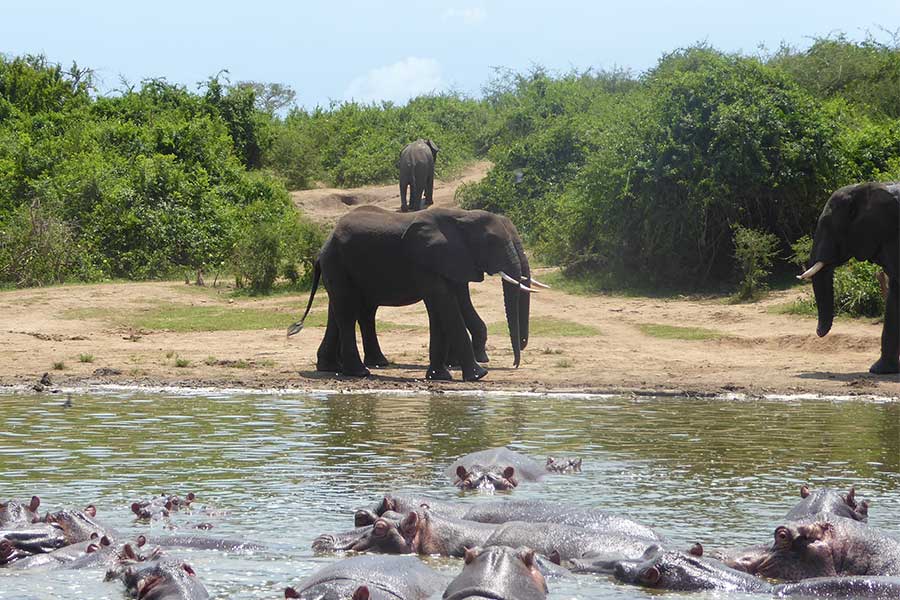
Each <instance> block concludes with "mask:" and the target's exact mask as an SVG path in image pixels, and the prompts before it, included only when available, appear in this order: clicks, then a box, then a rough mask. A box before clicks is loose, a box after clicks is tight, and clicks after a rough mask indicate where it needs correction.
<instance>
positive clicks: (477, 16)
mask: <svg viewBox="0 0 900 600" xmlns="http://www.w3.org/2000/svg"><path fill="white" fill-rule="evenodd" d="M441 18H442V19H443V20H444V21H455V20H457V19H458V20H461V21H462V22H463V23H465V24H466V25H479V24H481V23H483V22H484V20H485V19H486V18H487V12H486V11H485V10H484V9H483V8H481V7H480V6H471V7H468V8H448V9H447V10H445V11H444V14H443V15H441Z"/></svg>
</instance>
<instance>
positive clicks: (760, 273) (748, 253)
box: [733, 225, 778, 301]
mask: <svg viewBox="0 0 900 600" xmlns="http://www.w3.org/2000/svg"><path fill="white" fill-rule="evenodd" d="M733 230H734V257H735V259H736V260H737V262H738V266H739V267H740V269H741V285H740V288H739V289H738V291H737V294H736V295H735V298H736V299H737V300H739V301H747V300H754V299H756V298H758V297H759V294H760V292H761V291H762V290H764V289H765V279H766V277H768V276H769V271H770V269H771V267H772V261H773V260H774V258H775V256H776V255H777V254H778V238H776V237H775V236H774V235H772V234H771V233H765V232H763V231H757V230H754V229H749V228H746V227H741V226H740V225H734V226H733Z"/></svg>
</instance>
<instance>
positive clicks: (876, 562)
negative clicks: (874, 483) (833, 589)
mask: <svg viewBox="0 0 900 600" xmlns="http://www.w3.org/2000/svg"><path fill="white" fill-rule="evenodd" d="M725 562H726V564H728V566H730V567H733V568H736V569H741V570H744V571H746V572H748V573H751V574H753V575H762V576H764V577H770V578H774V579H783V580H786V581H798V580H801V579H808V578H811V577H834V576H848V575H878V576H900V539H898V538H895V537H892V536H889V535H886V534H884V533H881V532H879V531H877V530H876V529H873V528H871V527H868V526H866V525H864V524H862V523H858V522H856V521H853V520H851V519H845V518H843V517H836V516H834V515H832V514H829V513H818V514H817V515H814V516H813V517H811V518H809V519H804V520H801V521H792V522H788V523H786V524H785V525H781V526H779V527H778V528H776V529H775V540H774V542H773V543H772V545H771V546H769V547H767V548H761V547H756V548H752V549H750V552H749V553H748V554H747V555H745V556H736V557H729V558H728V559H727V560H726V561H725Z"/></svg>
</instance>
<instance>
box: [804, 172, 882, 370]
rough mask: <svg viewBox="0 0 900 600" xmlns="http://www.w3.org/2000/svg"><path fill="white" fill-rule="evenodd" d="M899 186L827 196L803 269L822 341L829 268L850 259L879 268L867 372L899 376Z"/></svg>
mask: <svg viewBox="0 0 900 600" xmlns="http://www.w3.org/2000/svg"><path fill="white" fill-rule="evenodd" d="M898 231H900V183H875V182H869V183H860V184H857V185H849V186H846V187H842V188H841V189H839V190H837V191H836V192H834V193H833V194H832V195H831V198H829V199H828V203H827V204H825V209H824V210H823V211H822V214H821V216H819V222H818V225H817V226H816V233H815V237H814V238H813V248H812V253H811V254H810V258H809V269H808V270H807V271H806V272H805V273H803V274H802V275H800V278H801V279H810V278H811V279H812V283H813V291H814V293H815V297H816V308H817V310H818V315H819V323H818V327H817V328H816V333H817V334H818V335H819V337H822V336H824V335H825V334H827V333H828V332H829V330H831V324H832V322H833V320H834V269H835V267H838V266H840V265H842V264H844V263H845V262H847V261H848V260H850V259H851V258H855V259H857V260H867V261H869V262H872V263H875V264H877V265H880V266H881V267H882V269H884V272H885V274H886V275H887V278H888V294H887V301H886V303H885V304H886V307H885V312H884V327H883V329H882V331H881V357H880V358H879V359H878V360H877V361H876V362H875V363H874V364H873V365H872V366H871V367H870V368H869V371H870V372H871V373H900V287H898V284H900V278H898V275H900V273H898V270H900V264H898V263H900V239H898V238H900V236H898Z"/></svg>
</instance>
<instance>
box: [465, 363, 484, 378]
mask: <svg viewBox="0 0 900 600" xmlns="http://www.w3.org/2000/svg"><path fill="white" fill-rule="evenodd" d="M487 373H488V372H487V369H485V368H484V367H482V366H481V365H479V364H478V363H475V370H474V371H473V372H472V373H471V374H468V375H466V374H465V373H464V374H463V380H464V381H478V380H479V379H481V378H482V377H484V376H485V375H487Z"/></svg>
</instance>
